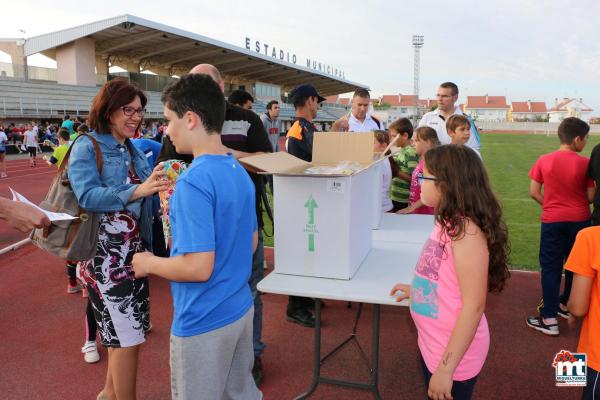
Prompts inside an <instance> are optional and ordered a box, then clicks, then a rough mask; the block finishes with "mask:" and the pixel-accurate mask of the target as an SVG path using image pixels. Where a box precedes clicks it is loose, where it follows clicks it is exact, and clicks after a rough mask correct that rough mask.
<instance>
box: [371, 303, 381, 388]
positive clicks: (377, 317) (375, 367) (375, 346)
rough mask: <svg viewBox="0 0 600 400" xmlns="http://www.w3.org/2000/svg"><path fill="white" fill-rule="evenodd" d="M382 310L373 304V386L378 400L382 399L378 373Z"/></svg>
mask: <svg viewBox="0 0 600 400" xmlns="http://www.w3.org/2000/svg"><path fill="white" fill-rule="evenodd" d="M380 309H381V306H380V305H379V304H373V337H372V344H371V358H372V361H371V386H372V388H373V396H374V397H375V398H376V399H377V400H380V399H381V395H380V394H379V385H378V383H379V382H378V379H379V378H378V373H379V322H380Z"/></svg>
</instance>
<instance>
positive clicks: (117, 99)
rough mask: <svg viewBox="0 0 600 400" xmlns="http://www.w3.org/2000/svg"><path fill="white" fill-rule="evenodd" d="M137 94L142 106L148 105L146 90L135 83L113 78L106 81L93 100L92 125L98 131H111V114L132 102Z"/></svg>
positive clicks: (90, 119) (90, 118) (90, 117)
mask: <svg viewBox="0 0 600 400" xmlns="http://www.w3.org/2000/svg"><path fill="white" fill-rule="evenodd" d="M135 96H139V98H140V101H141V102H142V108H143V107H146V103H147V102H148V99H147V98H146V95H145V94H144V92H143V91H142V90H141V89H140V88H139V87H137V86H136V85H135V84H132V83H129V82H128V81H126V80H125V79H120V78H116V79H111V80H110V81H108V82H106V83H105V84H104V85H103V86H102V87H101V88H100V91H98V93H97V94H96V97H94V100H93V101H92V109H91V110H90V115H89V121H90V127H91V128H92V129H93V130H94V131H96V133H110V116H111V114H112V113H113V112H115V111H117V110H118V109H119V108H121V107H123V106H125V105H127V104H129V103H131V102H132V101H133V100H134V99H135ZM142 122H143V118H142V119H141V120H140V124H139V125H138V129H139V128H140V126H141V125H142Z"/></svg>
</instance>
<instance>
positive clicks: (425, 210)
mask: <svg viewBox="0 0 600 400" xmlns="http://www.w3.org/2000/svg"><path fill="white" fill-rule="evenodd" d="M423 165H425V162H424V161H423V156H421V159H420V160H419V163H418V164H417V166H416V167H415V169H413V172H412V175H411V179H410V193H409V195H408V205H411V204H414V203H416V202H417V201H419V199H420V198H421V185H419V178H418V176H419V174H422V173H423ZM412 213H413V214H431V215H433V213H434V209H433V207H428V206H421V207H419V208H417V209H416V210H415V211H413V212H412Z"/></svg>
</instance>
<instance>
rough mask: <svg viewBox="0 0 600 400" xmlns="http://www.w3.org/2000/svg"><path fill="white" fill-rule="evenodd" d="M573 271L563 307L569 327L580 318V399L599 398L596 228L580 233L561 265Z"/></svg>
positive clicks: (599, 239)
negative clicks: (583, 382) (583, 375)
mask: <svg viewBox="0 0 600 400" xmlns="http://www.w3.org/2000/svg"><path fill="white" fill-rule="evenodd" d="M565 269H567V270H569V271H572V272H573V274H574V275H573V286H572V289H571V296H570V298H569V302H568V304H567V307H568V310H569V313H570V314H571V316H572V317H571V318H570V319H569V322H570V323H571V325H573V324H574V323H575V317H577V318H583V325H582V327H581V334H580V336H579V345H578V346H577V352H578V353H586V354H587V386H586V387H585V389H584V391H583V397H582V399H583V400H598V399H600V378H599V377H598V371H600V334H599V332H600V280H599V279H598V273H599V271H600V226H593V227H590V228H586V229H583V230H581V231H580V232H579V233H578V234H577V239H576V240H575V244H574V245H573V250H571V254H570V255H569V259H568V260H567V263H566V264H565Z"/></svg>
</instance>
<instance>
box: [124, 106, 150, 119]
mask: <svg viewBox="0 0 600 400" xmlns="http://www.w3.org/2000/svg"><path fill="white" fill-rule="evenodd" d="M121 110H123V114H125V116H127V117H131V116H132V115H133V114H135V113H137V114H138V115H139V116H140V117H143V116H144V114H145V113H146V109H145V108H133V107H129V106H123V107H121Z"/></svg>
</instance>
